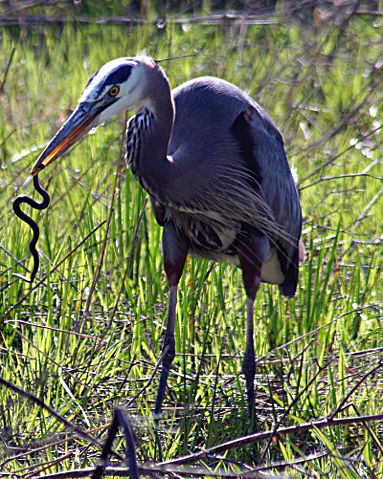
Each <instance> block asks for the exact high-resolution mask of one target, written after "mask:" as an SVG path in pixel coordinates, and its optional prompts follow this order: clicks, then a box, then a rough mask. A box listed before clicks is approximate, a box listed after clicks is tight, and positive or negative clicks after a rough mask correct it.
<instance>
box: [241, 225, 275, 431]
mask: <svg viewBox="0 0 383 479" xmlns="http://www.w3.org/2000/svg"><path fill="white" fill-rule="evenodd" d="M237 249H238V257H239V264H240V268H241V269H242V275H243V283H244V286H245V291H246V295H247V327H246V349H245V355H244V358H243V363H242V372H243V374H244V375H245V379H246V389H247V403H248V407H249V415H250V422H251V424H252V426H253V429H255V424H256V417H255V407H254V406H255V398H254V378H255V371H256V365H255V353H254V300H255V297H256V295H257V292H258V289H259V286H260V283H261V272H262V265H263V263H264V262H265V261H266V260H267V258H268V255H269V241H268V239H267V238H266V237H265V236H263V235H259V234H255V233H248V234H246V236H244V237H243V238H241V241H240V243H239V245H238V248H237Z"/></svg>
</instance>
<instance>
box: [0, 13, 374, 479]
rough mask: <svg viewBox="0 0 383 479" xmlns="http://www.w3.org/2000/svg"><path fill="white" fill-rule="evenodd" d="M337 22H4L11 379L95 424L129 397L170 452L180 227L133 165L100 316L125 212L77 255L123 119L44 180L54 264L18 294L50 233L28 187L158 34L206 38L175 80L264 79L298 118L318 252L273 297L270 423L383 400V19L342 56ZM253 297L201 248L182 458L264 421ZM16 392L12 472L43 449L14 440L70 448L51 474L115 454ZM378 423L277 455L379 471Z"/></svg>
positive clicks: (266, 309)
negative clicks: (171, 275)
mask: <svg viewBox="0 0 383 479" xmlns="http://www.w3.org/2000/svg"><path fill="white" fill-rule="evenodd" d="M337 28H338V27H336V26H334V27H332V26H330V25H327V26H325V27H323V28H322V29H319V30H317V31H315V32H314V31H313V29H312V28H310V29H306V28H305V27H303V26H299V25H294V24H293V23H291V22H288V23H284V24H282V23H281V22H277V23H276V24H275V25H268V26H265V25H263V26H258V25H255V26H254V25H248V26H247V27H246V29H242V30H240V29H239V27H238V28H237V27H236V26H235V25H231V26H230V27H229V26H228V27H223V26H206V25H205V26H201V25H196V24H193V25H192V26H190V25H174V24H171V23H169V24H168V25H167V26H166V28H164V29H162V30H158V29H157V28H156V27H155V26H152V25H150V24H146V25H141V26H137V27H134V28H133V27H130V28H123V27H110V26H105V25H103V26H102V28H100V27H99V26H81V27H80V26H76V27H74V26H69V25H64V26H63V28H62V30H61V34H60V35H58V34H57V32H56V30H55V29H53V28H42V27H41V28H39V29H35V30H32V31H30V32H28V34H27V35H25V37H24V38H23V39H22V40H19V41H18V42H17V40H18V31H16V30H14V31H6V30H3V31H2V32H1V34H0V44H1V50H0V51H1V54H0V55H1V56H0V78H1V74H2V70H1V69H2V68H3V66H4V65H6V63H7V61H8V58H9V55H10V52H11V49H12V47H13V46H16V52H15V57H14V60H13V62H12V66H11V69H10V72H9V74H8V77H7V81H6V85H5V92H4V93H3V94H2V95H1V96H0V103H1V105H0V107H1V108H2V116H1V118H0V155H1V156H0V161H1V165H2V174H1V177H0V191H1V200H0V201H1V211H2V214H3V222H2V224H1V225H0V243H1V246H2V247H3V249H1V250H0V268H1V269H0V274H1V276H0V281H1V282H0V315H1V324H2V331H1V344H0V346H1V355H2V365H3V367H2V373H1V374H2V377H3V378H4V379H5V380H8V381H10V382H12V383H14V384H16V385H18V386H19V387H20V388H22V389H24V390H26V391H29V392H30V393H32V394H33V395H35V396H36V397H38V398H41V399H42V400H43V401H44V402H45V403H46V404H47V405H49V406H51V407H52V408H54V409H55V410H56V411H57V412H58V413H60V414H61V415H62V416H65V417H66V418H67V419H68V420H70V421H72V422H73V423H75V424H77V425H79V426H81V427H83V428H84V429H86V430H92V429H96V428H98V427H101V426H104V425H106V424H108V422H109V421H110V419H111V417H112V412H113V409H114V407H115V406H116V405H118V404H120V403H122V404H125V405H126V407H127V409H128V411H129V415H130V416H131V417H132V418H133V420H134V427H135V431H136V433H137V437H138V444H139V446H138V449H137V453H138V456H139V459H140V460H142V461H144V460H154V459H156V458H158V457H159V456H158V445H157V443H156V441H155V439H154V438H155V432H154V429H153V423H152V418H151V409H152V407H153V401H154V398H155V391H156V386H157V380H158V374H157V375H155V377H154V380H153V382H152V383H151V384H149V386H148V387H147V388H145V386H146V385H147V384H148V382H149V381H150V379H151V375H152V373H153V370H154V368H155V365H156V363H157V361H158V358H159V355H160V350H161V337H162V333H163V331H164V327H165V320H166V308H167V286H166V278H165V276H164V273H163V270H162V259H161V250H160V238H161V229H160V228H159V226H158V225H157V224H156V222H155V220H154V217H153V215H152V213H151V211H150V206H149V205H146V207H144V205H145V198H146V193H145V192H144V191H143V190H142V189H141V188H140V186H139V185H138V184H137V182H136V181H135V180H134V178H133V177H132V175H131V173H130V172H129V171H127V170H125V169H123V171H122V173H121V176H120V178H119V180H118V190H117V196H116V201H115V204H114V205H113V207H114V212H113V215H112V221H111V225H110V230H109V235H108V240H107V247H106V251H105V258H104V262H103V265H102V270H101V274H100V277H99V280H98V283H97V285H96V290H95V293H94V296H93V297H92V301H91V304H90V308H89V313H88V314H85V307H86V304H87V300H88V297H89V292H90V288H91V285H92V282H93V279H94V275H95V271H96V264H97V261H98V258H99V253H100V249H101V245H102V242H103V239H104V236H105V234H106V226H105V224H104V225H102V226H101V227H100V228H99V229H97V230H96V231H95V232H94V234H92V235H91V236H90V237H89V238H88V239H87V240H86V241H85V242H84V243H83V244H81V246H80V247H79V248H78V249H76V251H74V252H73V253H72V254H70V253H71V252H72V251H73V250H74V249H75V248H76V246H77V245H79V244H80V242H81V241H82V240H83V239H84V238H85V237H86V236H87V235H88V234H89V233H91V232H92V231H93V230H95V228H96V227H97V226H98V225H100V224H101V223H102V222H103V221H104V220H105V219H106V218H107V217H108V213H109V210H110V207H111V204H110V203H111V198H112V192H113V184H114V177H115V174H116V164H117V158H118V155H119V149H120V136H121V133H122V128H123V119H122V118H120V119H116V120H115V121H114V122H112V123H111V124H109V125H106V126H104V127H100V128H98V130H97V132H96V133H95V134H94V135H90V136H89V137H88V138H86V139H85V140H84V141H83V142H82V143H81V144H80V145H79V146H78V147H77V148H76V149H75V150H73V151H72V152H71V153H70V154H68V155H66V156H65V158H63V159H61V160H59V161H57V162H56V163H55V164H53V165H52V166H51V167H50V168H49V169H47V171H44V173H43V174H41V175H40V176H41V182H42V183H43V184H44V186H45V187H46V188H47V189H48V191H49V192H50V194H51V197H52V204H51V206H50V208H49V209H48V210H46V211H44V212H43V213H42V214H41V213H34V215H33V216H34V218H35V219H36V220H38V222H39V225H40V227H41V231H42V236H41V238H40V242H39V248H40V250H41V253H42V255H41V267H40V270H39V273H38V276H39V278H43V277H44V275H47V277H46V279H45V280H44V284H43V285H41V287H39V288H38V289H36V290H35V291H33V292H32V293H31V294H30V295H29V296H28V297H27V298H26V299H25V300H24V301H23V302H21V303H20V304H19V305H18V306H17V307H14V306H15V305H16V304H17V302H18V301H19V300H20V299H21V298H22V297H23V295H25V294H27V293H28V291H29V288H30V286H28V285H26V284H24V283H22V282H21V281H19V280H18V279H17V278H15V277H14V276H13V273H15V272H21V273H25V271H24V269H23V268H22V267H21V266H20V265H17V264H16V259H17V260H19V261H21V262H22V264H24V265H25V266H26V267H29V268H30V267H31V264H30V259H29V253H28V242H29V239H30V231H29V230H28V228H27V227H26V226H25V225H23V224H21V223H20V222H19V221H18V220H16V219H15V217H14V215H13V213H12V209H11V202H12V200H13V198H14V197H15V196H16V195H17V194H20V193H26V194H31V192H32V185H31V183H28V184H26V185H24V181H25V179H26V178H27V175H28V171H29V169H30V167H31V165H32V164H33V162H34V160H35V158H36V156H37V153H38V151H40V149H41V148H42V147H43V145H44V144H45V143H46V142H47V141H48V140H49V139H50V137H51V136H52V135H53V134H54V133H55V131H56V130H57V128H58V127H59V125H60V124H61V122H62V121H63V119H64V117H65V115H66V114H67V113H68V111H69V110H70V109H71V108H73V107H74V105H75V104H76V102H77V99H78V97H79V95H80V93H81V90H82V88H83V87H84V85H85V84H86V82H87V80H88V78H89V76H90V75H91V74H92V72H94V71H95V70H96V69H97V68H98V67H99V66H100V65H102V64H103V63H104V62H106V61H108V60H110V59H111V58H114V57H118V56H123V55H134V54H135V53H136V52H138V51H141V50H143V49H145V48H146V49H147V53H148V54H150V55H153V56H154V57H155V58H164V57H168V56H176V55H183V54H189V53H193V52H197V53H198V55H197V56H195V57H193V58H185V59H178V60H174V61H172V62H166V63H163V64H162V65H163V67H164V68H165V70H166V72H167V74H168V76H169V79H170V82H171V84H172V86H175V85H177V84H179V83H181V82H182V81H185V80H187V79H189V78H192V77H194V76H198V75H204V74H212V75H217V76H222V77H225V78H226V79H227V80H229V81H232V82H234V83H236V84H237V85H239V86H240V87H242V88H243V89H246V90H247V91H249V92H250V94H251V95H252V96H254V98H256V99H257V101H259V102H260V104H261V105H262V106H263V107H264V108H265V109H266V110H267V111H268V112H269V113H270V115H271V116H272V117H273V118H274V119H275V120H276V122H277V124H278V126H280V128H281V130H282V133H283V135H284V137H285V140H286V148H287V150H288V154H289V157H290V161H291V164H292V165H293V166H294V167H295V169H296V170H297V173H298V178H299V185H300V187H301V196H302V206H303V211H304V215H305V224H304V235H303V239H304V242H305V245H306V250H307V252H306V260H305V262H304V264H303V265H302V266H301V277H300V283H299V288H298V292H297V295H296V296H295V298H294V299H292V300H290V301H287V300H285V299H284V298H282V297H281V296H280V295H279V293H278V288H277V287H272V286H268V285H264V286H263V287H262V290H261V291H260V293H259V295H258V297H257V300H256V305H255V311H256V318H257V319H256V321H257V323H256V331H257V335H256V337H255V348H256V354H257V356H258V357H259V358H260V359H259V365H258V374H257V406H258V414H259V418H260V424H261V425H260V428H261V430H271V429H273V428H274V427H275V426H276V425H277V424H278V425H279V426H280V427H284V426H288V425H299V424H301V423H303V422H307V421H311V420H314V419H316V418H320V417H325V416H327V415H331V414H333V413H336V414H337V416H342V415H343V416H345V415H350V416H353V415H355V414H361V415H369V414H379V413H380V412H381V409H382V407H381V406H382V404H383V401H382V390H381V383H380V380H379V377H378V376H379V373H373V374H371V375H369V376H367V377H366V379H365V380H364V381H363V382H361V384H360V385H358V387H356V388H355V389H353V388H354V387H355V386H356V385H357V382H358V381H359V380H361V379H362V378H363V375H365V374H367V372H368V371H369V370H372V369H373V368H374V366H376V364H378V361H379V354H380V348H381V347H382V341H381V339H382V331H381V329H382V327H381V320H382V309H381V305H382V299H383V291H382V285H381V264H382V249H383V248H382V242H381V224H382V220H383V213H382V208H381V201H380V202H379V200H377V201H376V203H374V199H376V198H377V195H378V193H379V191H380V189H381V188H382V178H381V176H382V159H381V154H380V149H381V143H382V139H383V137H382V132H381V130H380V129H379V125H380V122H381V121H382V113H381V111H380V105H381V103H382V93H381V88H379V80H380V79H381V78H380V77H381V73H380V69H379V68H378V66H377V63H378V61H380V60H379V59H380V53H381V52H380V45H379V43H378V37H379V33H378V31H377V30H376V28H374V27H373V26H372V25H371V24H369V23H368V22H367V21H364V20H363V19H358V20H355V21H354V22H352V23H351V25H350V27H349V30H348V31H347V35H348V36H347V39H348V41H343V42H342V43H341V45H339V46H338V47H337V50H336V51H335V55H334V56H330V57H328V56H326V54H328V53H330V52H333V51H334V50H333V49H334V47H335V45H336V44H335V43H334V42H335V40H334V38H336V35H335V34H336V31H337ZM367 45H368V49H367V48H366V46H367ZM375 129H376V132H375V133H372V132H373V130H375ZM368 205H371V208H370V209H368V210H367V211H366V208H367V207H368ZM364 212H365V215H364ZM142 214H143V219H142V223H141V227H140V231H139V233H138V239H137V240H135V232H136V228H137V225H138V222H139V218H140V215H142ZM363 215H364V216H363ZM358 220H360V221H359V224H358ZM68 254H69V257H68V259H67V260H66V261H64V262H63V263H62V264H61V265H60V266H59V267H58V268H57V269H56V270H55V271H52V272H51V269H52V267H53V266H54V265H56V264H57V263H59V262H60V261H61V260H62V259H63V258H64V257H65V256H66V255H68ZM120 292H121V294H120ZM244 311H245V295H244V292H243V288H242V282H241V275H240V272H239V271H237V270H235V269H234V268H233V267H232V266H228V265H212V264H211V263H209V262H207V261H202V260H195V259H191V260H190V261H189V262H188V263H187V265H186V267H185V274H184V276H183V278H182V280H181V285H180V296H179V304H178V312H177V324H176V349H177V356H176V359H175V362H174V368H173V372H172V374H171V376H170V378H169V394H168V396H167V397H166V399H165V405H164V419H163V422H162V424H161V427H160V431H159V436H160V439H161V451H162V455H163V457H164V459H167V458H173V457H175V456H177V455H181V454H186V453H189V452H195V451H198V450H200V449H201V448H204V447H210V446H213V445H217V444H220V443H221V442H224V441H227V440H230V439H232V438H235V437H238V436H240V435H242V434H244V433H246V432H247V413H246V397H245V396H246V395H245V388H244V385H243V380H242V377H241V373H240V371H241V357H242V353H243V351H244V348H245V321H244ZM143 388H145V389H144V390H143ZM0 404H1V411H2V415H1V421H2V426H1V427H2V428H3V431H4V434H3V437H2V447H3V453H4V456H3V457H2V459H1V460H0V463H1V461H3V463H2V464H3V466H2V469H4V470H5V471H7V472H15V471H16V470H17V469H21V468H22V467H23V466H24V465H25V464H26V462H25V461H26V459H25V456H23V457H19V458H15V459H14V460H8V459H7V458H9V457H11V456H12V455H14V452H10V450H9V449H7V448H9V447H15V448H20V447H25V446H26V445H27V446H28V447H30V448H31V449H32V448H33V447H37V446H41V444H43V443H44V442H45V441H48V442H50V441H52V442H54V441H59V445H56V446H52V447H51V448H47V449H44V450H42V451H41V452H38V453H36V454H35V455H34V456H33V457H34V461H35V463H36V464H38V463H40V462H44V461H49V460H52V461H53V460H54V459H55V458H56V459H57V458H58V457H62V459H61V460H60V461H59V463H58V464H55V465H52V467H50V468H49V469H48V470H47V471H45V472H46V473H47V472H48V471H49V472H54V471H58V470H65V469H70V468H75V467H87V466H91V465H92V464H94V463H95V461H96V453H97V452H98V451H96V450H95V449H93V448H92V449H91V451H90V449H88V450H87V451H86V444H85V443H83V442H82V441H79V440H78V441H77V442H76V441H73V440H68V442H65V440H64V439H65V435H64V434H63V431H64V427H63V426H62V425H61V424H60V423H58V422H57V421H56V420H55V419H54V418H53V417H52V416H51V415H50V414H49V413H48V412H47V411H42V410H41V408H39V407H38V406H37V405H35V404H33V403H32V402H31V401H28V400H26V399H24V398H21V397H18V396H17V395H15V393H13V392H11V391H8V390H6V389H5V388H2V395H1V401H0ZM372 431H375V434H377V432H378V426H377V425H376V424H374V425H371V430H370V431H369V430H367V429H363V427H362V426H358V427H356V426H349V427H344V426H336V427H333V428H329V429H323V430H320V431H319V430H314V429H313V430H312V431H310V432H306V433H304V435H303V436H300V435H292V436H286V437H283V438H279V439H278V441H276V442H272V443H271V444H270V445H269V447H268V448H267V452H266V453H265V455H264V457H263V458H264V460H266V461H269V462H271V463H273V462H274V463H275V462H276V461H282V460H284V461H287V462H289V461H292V460H293V459H294V458H295V459H297V458H299V457H304V456H310V455H311V454H319V452H323V451H327V452H328V454H326V455H325V456H323V457H319V456H318V458H316V459H312V461H308V462H307V463H306V464H305V466H304V467H305V470H306V471H309V473H310V474H312V475H315V474H316V473H318V474H321V475H322V476H323V477H331V478H332V477H358V476H356V475H355V474H357V472H355V471H359V473H360V471H367V472H365V474H366V477H368V475H367V474H368V471H370V470H374V471H376V474H377V476H378V477H379V474H381V469H382V453H381V451H382V448H381V446H379V439H376V438H375V437H374V436H373V434H372ZM100 434H101V431H100ZM101 437H102V438H103V436H101ZM60 441H61V442H60ZM118 447H119V448H121V447H120V446H118ZM116 448H117V446H116ZM85 451H86V452H85ZM88 451H90V452H89V453H88ZM261 452H262V451H261V450H260V451H259V455H258V456H256V458H255V459H254V457H253V455H252V454H253V450H252V449H251V447H248V446H247V447H245V448H242V449H238V450H232V451H230V452H229V453H227V454H228V455H229V456H230V457H231V458H233V459H235V460H238V461H240V462H247V463H252V461H253V460H254V464H257V461H258V460H259V459H260V457H261ZM66 454H68V457H66V456H65V455H66ZM4 461H6V462H4ZM347 471H348V472H347ZM288 472H289V474H291V477H301V476H299V474H298V472H293V470H292V469H288ZM294 474H296V475H294ZM359 477H360V476H359Z"/></svg>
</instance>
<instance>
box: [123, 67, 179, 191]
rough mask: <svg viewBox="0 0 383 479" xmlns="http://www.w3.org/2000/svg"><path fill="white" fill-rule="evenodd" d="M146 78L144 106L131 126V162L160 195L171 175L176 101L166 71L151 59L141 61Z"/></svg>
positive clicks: (128, 150)
mask: <svg viewBox="0 0 383 479" xmlns="http://www.w3.org/2000/svg"><path fill="white" fill-rule="evenodd" d="M141 61H142V64H143V65H144V67H145V72H146V81H145V89H144V92H143V93H144V94H143V100H142V103H141V105H142V108H141V109H140V110H139V111H138V112H137V113H136V115H135V116H133V117H132V118H131V119H130V121H129V123H128V128H127V133H126V135H127V138H126V159H127V164H128V166H129V167H130V169H131V170H132V172H133V174H134V175H135V177H136V178H137V180H138V181H139V182H140V183H141V185H142V186H143V187H144V188H145V189H146V190H147V191H148V192H149V193H150V194H151V195H153V196H155V197H157V196H159V195H160V192H161V191H162V189H163V187H164V184H165V182H166V178H167V174H168V173H167V166H168V161H167V156H166V155H167V149H168V144H169V140H170V136H171V132H172V127H173V121H174V104H173V99H172V96H171V91H170V86H169V82H168V79H167V78H166V76H165V74H164V72H163V70H162V69H161V68H160V67H159V66H158V65H157V64H156V63H155V62H154V61H153V60H151V59H147V58H144V59H142V60H141Z"/></svg>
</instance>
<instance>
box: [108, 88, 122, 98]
mask: <svg viewBox="0 0 383 479" xmlns="http://www.w3.org/2000/svg"><path fill="white" fill-rule="evenodd" d="M119 91H120V87H118V86H112V88H111V89H110V90H109V91H108V93H109V96H116V95H117V94H118V92H119Z"/></svg>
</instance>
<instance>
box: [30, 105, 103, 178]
mask: <svg viewBox="0 0 383 479" xmlns="http://www.w3.org/2000/svg"><path fill="white" fill-rule="evenodd" d="M95 116H97V111H96V112H94V111H92V109H91V108H89V105H87V104H85V105H84V104H82V105H79V107H77V108H76V110H75V111H74V112H73V114H72V115H71V116H70V118H69V119H68V120H67V122H66V123H64V125H63V126H62V127H61V128H60V130H59V131H58V132H57V133H56V135H55V136H54V138H53V139H52V140H51V142H50V143H49V144H48V145H47V147H46V148H45V150H44V151H43V152H42V153H41V155H40V156H39V158H38V159H37V161H36V163H35V164H34V165H33V168H32V170H31V175H33V176H35V175H37V174H38V173H39V172H40V171H41V170H43V169H44V168H45V167H46V166H48V165H49V164H50V163H52V162H53V161H54V160H56V159H57V158H58V157H59V156H61V155H62V153H64V151H66V150H67V149H68V148H69V147H70V146H72V145H73V144H74V143H76V142H77V141H78V140H80V138H82V137H83V136H84V135H86V134H87V133H88V131H89V130H90V129H91V126H92V123H93V120H94V118H95Z"/></svg>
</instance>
